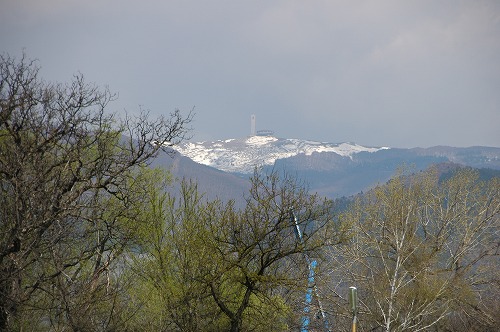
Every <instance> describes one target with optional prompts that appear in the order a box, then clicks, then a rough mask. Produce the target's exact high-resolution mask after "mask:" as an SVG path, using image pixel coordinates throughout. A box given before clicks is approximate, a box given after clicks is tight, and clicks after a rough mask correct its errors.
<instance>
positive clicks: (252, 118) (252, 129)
mask: <svg viewBox="0 0 500 332" xmlns="http://www.w3.org/2000/svg"><path fill="white" fill-rule="evenodd" d="M250 136H255V114H252V115H251V116H250Z"/></svg>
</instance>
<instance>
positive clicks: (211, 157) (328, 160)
mask: <svg viewBox="0 0 500 332" xmlns="http://www.w3.org/2000/svg"><path fill="white" fill-rule="evenodd" d="M175 150H176V151H177V153H176V155H175V157H174V158H170V157H168V156H167V155H166V154H162V155H160V156H159V158H158V159H157V160H156V161H155V163H156V164H157V165H163V166H166V167H170V168H171V170H172V173H173V174H174V176H176V177H177V178H182V177H186V178H193V179H195V180H196V181H197V182H198V184H199V189H200V190H201V191H202V192H206V193H207V194H206V195H207V198H214V197H218V198H221V199H223V200H227V199H232V198H233V199H241V198H242V197H243V194H244V193H246V192H247V190H248V188H249V185H248V181H247V180H248V178H249V177H250V176H251V174H252V172H253V170H254V167H255V166H257V167H262V168H263V169H264V170H265V171H269V170H270V169H272V168H274V169H275V170H277V171H287V172H289V173H291V174H293V175H296V176H297V177H298V178H300V179H302V180H304V181H305V182H306V183H308V185H309V188H310V191H311V192H318V193H319V194H321V195H324V196H326V197H329V198H337V197H342V196H350V195H354V194H356V193H359V192H360V191H366V190H368V189H370V188H372V187H373V186H374V185H376V184H378V183H385V182H386V181H387V180H389V179H390V178H391V177H392V176H393V175H394V173H395V172H396V170H397V168H398V167H400V166H402V165H408V166H410V167H413V168H414V169H415V171H418V170H423V169H426V168H428V167H429V166H430V165H432V164H453V165H463V166H469V167H474V168H483V169H489V170H490V173H491V174H493V175H494V176H498V175H499V174H500V148H495V147H480V146H478V147H468V148H457V147H446V146H436V147H431V148H411V149H400V148H389V147H365V146H361V145H358V144H355V143H326V142H315V141H308V140H299V139H286V138H276V137H273V136H252V137H246V138H237V139H228V140H219V141H215V142H186V143H183V144H181V145H179V146H176V147H175Z"/></svg>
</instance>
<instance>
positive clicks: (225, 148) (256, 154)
mask: <svg viewBox="0 0 500 332" xmlns="http://www.w3.org/2000/svg"><path fill="white" fill-rule="evenodd" d="M174 148H175V149H176V150H177V151H178V152H179V153H180V154H182V155H183V156H185V157H188V158H190V159H192V160H193V161H195V162H197V163H199V164H203V165H207V166H211V167H214V168H217V169H219V170H222V171H225V172H231V173H242V174H249V173H252V172H253V169H254V167H255V166H272V165H274V163H275V162H276V160H279V159H285V158H290V157H294V156H298V155H305V156H310V155H312V154H313V153H321V152H332V153H335V154H338V155H339V156H342V157H349V158H351V159H352V157H353V155H355V154H357V153H360V152H372V153H373V152H377V151H380V150H385V149H389V148H387V147H365V146H361V145H358V144H354V143H339V144H334V143H325V142H315V141H308V140H300V139H293V138H277V137H273V136H250V137H246V138H237V139H227V140H218V141H215V142H197V143H194V142H186V143H183V144H180V145H178V146H175V147H174Z"/></svg>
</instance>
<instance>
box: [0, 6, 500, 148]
mask: <svg viewBox="0 0 500 332" xmlns="http://www.w3.org/2000/svg"><path fill="white" fill-rule="evenodd" d="M23 49H25V52H26V54H27V55H28V56H29V57H30V58H36V59H38V60H39V65H40V66H41V67H42V71H41V74H42V76H43V78H44V79H46V80H48V81H58V82H68V81H70V80H71V78H72V75H73V74H75V73H77V72H81V73H83V74H84V75H85V77H86V80H87V81H89V82H95V83H96V84H97V85H100V86H106V85H107V86H109V88H110V89H111V90H112V91H114V92H117V93H119V99H118V100H117V101H116V102H114V103H112V104H111V105H110V110H111V111H116V112H124V110H127V111H128V112H132V113H133V112H137V111H138V109H139V107H140V106H142V107H143V108H145V109H149V110H150V111H151V114H152V115H158V114H168V113H170V112H171V111H173V110H175V109H176V108H178V109H180V110H183V111H185V112H188V111H189V110H191V109H192V108H193V107H194V109H195V113H196V116H195V121H194V123H193V127H194V132H193V134H194V138H193V139H194V140H196V141H199V140H216V139H226V138H233V137H245V136H247V135H249V134H250V116H251V115H252V114H255V115H256V127H257V129H258V130H260V129H270V130H273V131H274V132H275V135H276V136H278V137H284V138H301V139H310V140H317V141H326V142H331V143H339V142H346V141H348V142H355V143H358V144H362V145H371V146H389V147H417V146H419V147H429V146H435V145H451V146H457V147H465V146H473V145H486V146H496V147H500V1H498V0H491V1H487V0H484V1H483V0H468V1H460V0H441V1H436V0H429V1H425V0H415V1H411V0H408V1H406V0H405V1H402V0H393V1H390V0H387V1H376V0H373V1H371V0H370V1H369V0H366V1H361V0H360V1H351V0H350V1H344V0H343V1H337V0H324V1H319V0H317V1H316V0H307V1H306V0H302V1H295V0H262V1H259V0H251V1H250V0H248V1H243V0H242V1H239V0H226V1H223V0H210V1H209V0H206V1H202V0H198V1H189V0H177V1H174V0H157V1H153V0H141V1H136V0H135V1H124V0H85V1H82V0H78V1H73V0H44V1H40V0H0V52H1V53H4V54H5V53H9V54H10V55H14V56H20V54H21V52H22V50H23Z"/></svg>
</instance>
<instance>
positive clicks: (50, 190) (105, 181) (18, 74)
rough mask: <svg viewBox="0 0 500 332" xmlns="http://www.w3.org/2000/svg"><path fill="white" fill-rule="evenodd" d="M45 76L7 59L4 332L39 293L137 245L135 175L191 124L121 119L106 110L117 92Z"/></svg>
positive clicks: (0, 93) (0, 95)
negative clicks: (52, 80) (134, 239)
mask: <svg viewBox="0 0 500 332" xmlns="http://www.w3.org/2000/svg"><path fill="white" fill-rule="evenodd" d="M38 73H39V67H38V66H37V64H36V62H35V61H31V60H28V59H27V57H26V56H25V55H24V54H23V56H22V57H21V59H20V60H19V61H17V60H16V59H15V58H13V57H10V56H8V55H7V56H6V55H3V56H1V57H0V209H1V214H0V218H1V223H0V234H1V237H0V330H5V329H7V328H9V326H13V324H16V321H18V320H19V317H22V315H23V311H26V310H27V308H28V306H31V309H33V308H35V307H36V301H37V300H39V295H40V294H45V295H47V296H49V297H50V296H60V295H61V294H55V293H54V292H53V291H52V290H51V289H52V288H53V287H54V285H56V284H57V283H58V282H61V281H62V280H65V282H64V283H67V282H72V283H73V284H74V286H75V285H76V282H74V280H76V279H77V278H78V274H79V273H81V271H83V270H85V269H87V270H88V271H90V272H89V273H90V274H91V275H92V278H91V279H92V280H94V281H96V280H98V279H99V278H100V276H102V275H103V274H104V273H105V272H106V271H107V267H108V266H109V265H110V263H111V261H112V259H113V258H114V257H116V254H117V253H118V252H119V250H120V247H123V246H125V245H126V244H127V242H129V241H130V240H131V232H130V228H131V227H132V226H131V225H133V223H131V222H130V221H131V220H133V219H134V215H135V214H136V213H137V211H134V210H133V209H130V208H129V207H130V205H131V203H132V202H134V200H135V199H137V197H136V196H134V194H133V193H132V192H131V191H130V190H129V189H130V183H131V182H132V181H133V179H134V176H135V175H136V173H134V172H135V171H136V170H137V168H138V167H140V166H141V165H147V164H148V163H149V162H150V161H151V159H152V158H154V157H155V156H156V154H157V153H158V151H159V150H160V149H162V147H164V146H166V145H167V144H175V143H177V142H179V141H180V140H182V139H183V138H184V137H185V135H186V134H187V132H188V128H187V125H188V124H189V123H190V121H191V118H192V115H191V113H190V114H189V115H188V116H187V117H183V116H182V115H181V113H180V112H179V111H175V112H174V113H172V114H170V116H169V117H167V118H165V117H162V118H159V119H158V120H155V121H150V120H148V114H147V113H146V112H142V113H141V115H140V116H138V117H135V118H134V117H131V116H126V117H125V118H124V119H119V118H117V117H116V115H114V114H108V113H107V112H106V108H107V107H108V104H109V103H110V102H112V101H113V99H114V97H115V96H114V95H113V94H112V93H110V92H109V90H107V89H99V88H98V87H96V86H94V85H92V84H89V83H86V82H85V80H84V78H83V76H82V75H76V76H75V77H74V79H73V81H72V82H71V83H69V84H65V85H63V84H49V83H46V82H44V81H43V80H42V79H40V78H39V75H38ZM153 142H154V144H152V143H153ZM82 286H85V287H87V286H88V287H90V288H89V289H92V287H96V283H92V282H91V283H90V284H89V285H82ZM77 325H78V324H77ZM77 325H75V326H73V328H74V329H75V330H76V329H78V328H79V327H78V326H77Z"/></svg>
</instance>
